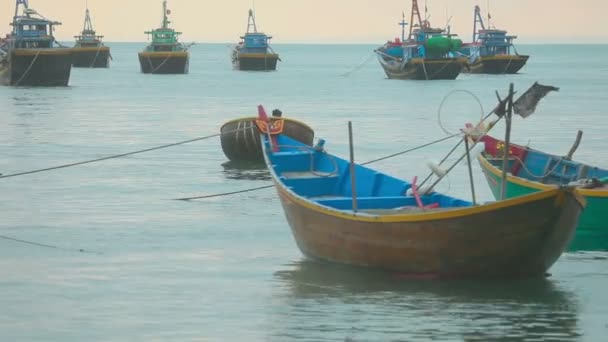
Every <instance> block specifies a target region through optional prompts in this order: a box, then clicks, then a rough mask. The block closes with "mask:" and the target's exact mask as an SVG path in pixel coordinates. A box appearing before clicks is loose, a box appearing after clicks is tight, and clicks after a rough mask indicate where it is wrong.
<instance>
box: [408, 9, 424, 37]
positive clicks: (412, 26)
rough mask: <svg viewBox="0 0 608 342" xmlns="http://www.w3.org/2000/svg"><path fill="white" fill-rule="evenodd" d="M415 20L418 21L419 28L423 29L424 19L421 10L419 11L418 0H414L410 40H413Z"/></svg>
mask: <svg viewBox="0 0 608 342" xmlns="http://www.w3.org/2000/svg"><path fill="white" fill-rule="evenodd" d="M414 18H416V19H418V27H420V28H422V17H421V16H420V10H419V9H418V0H412V17H411V19H410V23H411V25H410V34H409V36H410V39H411V38H412V31H413V29H414V26H416V25H414V24H413V23H414V22H415V21H414Z"/></svg>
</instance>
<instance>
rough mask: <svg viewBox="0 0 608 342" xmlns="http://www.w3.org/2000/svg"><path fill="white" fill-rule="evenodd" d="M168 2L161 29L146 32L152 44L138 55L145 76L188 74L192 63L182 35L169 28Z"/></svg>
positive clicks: (164, 8)
mask: <svg viewBox="0 0 608 342" xmlns="http://www.w3.org/2000/svg"><path fill="white" fill-rule="evenodd" d="M169 14H171V11H170V10H168V9H167V0H164V1H163V22H162V25H161V27H160V28H157V29H154V30H152V31H147V32H145V33H146V34H149V35H150V36H152V43H150V45H148V46H147V47H146V49H145V50H144V51H142V52H140V53H139V54H138V56H139V64H140V67H141V72H142V73H144V74H187V73H188V67H189V63H190V54H189V53H188V48H189V47H190V46H191V44H190V45H184V44H182V43H180V42H179V39H178V37H179V36H180V35H181V34H182V33H181V32H177V31H175V30H174V29H172V28H170V27H169V24H170V23H171V22H170V21H169V18H168V15H169Z"/></svg>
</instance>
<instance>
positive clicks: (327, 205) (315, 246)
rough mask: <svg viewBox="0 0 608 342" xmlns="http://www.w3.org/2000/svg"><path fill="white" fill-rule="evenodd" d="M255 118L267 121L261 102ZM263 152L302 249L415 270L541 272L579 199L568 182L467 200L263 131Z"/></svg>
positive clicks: (557, 250)
mask: <svg viewBox="0 0 608 342" xmlns="http://www.w3.org/2000/svg"><path fill="white" fill-rule="evenodd" d="M260 121H262V122H267V123H270V121H269V120H268V118H267V116H266V114H265V112H264V110H263V108H261V107H260ZM261 140H262V142H263V143H262V147H263V152H264V158H265V162H266V165H267V167H268V169H269V170H270V174H271V177H272V179H273V181H274V183H275V185H276V189H277V192H278V195H279V198H280V201H281V204H282V206H283V210H284V212H285V216H286V217H287V221H288V222H289V225H290V226H291V231H292V233H293V236H294V238H295V241H296V243H297V245H298V247H299V248H300V250H301V251H302V253H303V254H305V255H306V256H308V257H310V258H313V259H317V260H322V261H329V262H335V263H341V264H349V265H355V266H361V267H368V268H373V269H379V270H387V271H394V272H398V273H400V274H402V275H404V276H412V277H419V276H420V277H518V276H543V275H545V272H546V271H547V270H548V269H549V268H550V267H551V265H553V263H554V262H555V261H556V260H557V259H558V258H559V257H560V255H561V254H562V252H563V251H564V250H565V249H566V247H567V246H568V243H569V242H570V240H571V239H572V237H573V235H574V230H575V227H576V224H577V222H578V218H579V215H580V213H581V211H582V210H583V207H584V200H583V199H582V198H581V197H580V195H578V193H577V192H576V191H575V190H573V189H572V188H569V187H560V188H555V189H551V190H548V191H543V192H538V193H535V194H531V195H527V196H523V197H519V198H515V199H509V200H504V201H498V202H492V203H488V204H483V205H473V204H472V203H471V202H469V201H466V200H463V199H459V198H456V197H452V196H448V195H444V194H441V193H437V192H432V193H429V194H421V193H419V192H418V188H417V186H416V184H415V183H416V179H415V178H414V179H413V180H412V182H408V181H406V180H402V179H399V178H396V177H393V176H390V175H387V174H385V173H383V172H380V171H378V170H374V169H371V168H368V167H366V166H363V165H359V164H355V163H351V162H349V161H347V160H345V159H342V158H340V157H337V156H335V155H332V154H330V153H328V152H327V150H325V147H324V141H323V140H319V143H317V144H316V145H315V146H312V147H311V146H307V145H305V144H303V143H301V142H299V141H297V140H294V139H291V138H289V137H287V136H285V135H268V134H266V132H265V131H264V130H262V133H261Z"/></svg>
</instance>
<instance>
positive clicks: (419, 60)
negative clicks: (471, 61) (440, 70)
mask: <svg viewBox="0 0 608 342" xmlns="http://www.w3.org/2000/svg"><path fill="white" fill-rule="evenodd" d="M409 63H412V64H423V63H424V64H447V63H462V62H461V61H460V60H459V59H457V58H444V59H435V60H425V59H424V58H412V59H410V61H409Z"/></svg>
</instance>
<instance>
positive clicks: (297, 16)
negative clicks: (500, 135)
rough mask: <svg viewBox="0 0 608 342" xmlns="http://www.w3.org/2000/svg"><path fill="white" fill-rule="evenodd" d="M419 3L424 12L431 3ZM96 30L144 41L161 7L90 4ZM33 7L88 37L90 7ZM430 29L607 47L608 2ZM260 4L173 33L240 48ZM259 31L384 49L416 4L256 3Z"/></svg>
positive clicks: (226, 6) (112, 0)
mask: <svg viewBox="0 0 608 342" xmlns="http://www.w3.org/2000/svg"><path fill="white" fill-rule="evenodd" d="M419 1H420V7H421V10H422V11H424V3H425V1H424V0H419ZM88 2H89V9H90V10H91V15H92V19H93V25H94V27H95V29H96V30H97V32H98V34H102V35H104V36H105V40H106V41H107V42H119V41H130V42H139V41H145V40H146V35H144V33H143V32H144V31H146V30H149V29H151V28H154V27H157V26H158V25H160V22H161V15H162V10H161V6H162V0H88ZM29 3H30V7H32V8H34V9H36V10H37V11H38V12H39V13H41V14H43V15H44V16H46V17H47V18H49V19H53V20H58V21H61V22H62V23H63V25H62V26H59V27H57V29H56V31H55V36H56V37H57V39H59V40H61V41H69V40H72V36H74V35H76V34H77V33H78V32H79V31H80V30H82V24H83V19H84V9H85V0H30V1H29ZM426 3H427V7H428V10H429V14H430V22H431V24H432V25H433V26H434V27H445V26H446V22H447V18H448V17H451V21H450V25H451V29H452V33H457V34H459V35H460V37H461V38H463V40H464V41H469V40H470V39H471V35H472V23H473V8H474V6H475V5H476V4H479V5H480V6H481V8H482V12H483V14H484V16H485V15H486V14H487V12H486V11H487V7H488V4H489V6H490V12H491V15H492V22H493V24H494V25H495V26H496V27H497V28H502V29H506V30H508V31H509V33H511V34H516V35H518V36H519V40H518V42H520V43H608V23H607V21H606V19H605V18H606V14H607V13H608V0H577V1H573V0H489V1H488V0H427V1H426ZM252 4H253V0H169V8H170V9H171V11H172V15H171V20H172V21H173V24H172V27H173V28H175V29H176V30H179V31H182V32H183V33H184V34H183V36H182V40H183V41H194V42H201V43H204V42H210V43H216V42H217V43H219V42H222V43H224V42H235V41H237V40H238V38H239V36H240V35H242V33H243V32H244V31H245V29H246V26H247V11H248V9H249V8H250V7H252ZM14 5H15V1H14V0H1V5H0V20H1V21H0V34H2V35H4V33H6V32H8V31H9V30H10V26H9V25H8V24H9V23H10V22H11V21H12V16H13V14H14V10H15V9H14ZM255 7H256V17H257V21H258V28H259V29H261V30H263V31H264V32H266V33H267V34H270V35H272V36H274V42H275V43H382V42H384V41H386V40H387V39H392V38H394V37H397V36H399V35H400V33H399V32H400V28H399V26H398V25H397V22H399V21H400V20H401V12H402V11H405V15H406V18H407V20H408V21H409V16H410V7H411V1H410V0H255Z"/></svg>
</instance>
